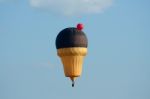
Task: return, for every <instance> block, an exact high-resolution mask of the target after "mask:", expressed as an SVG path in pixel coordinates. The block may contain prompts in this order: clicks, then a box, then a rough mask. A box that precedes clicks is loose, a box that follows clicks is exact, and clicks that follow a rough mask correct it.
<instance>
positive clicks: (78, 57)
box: [57, 47, 87, 77]
mask: <svg viewBox="0 0 150 99" xmlns="http://www.w3.org/2000/svg"><path fill="white" fill-rule="evenodd" d="M57 54H58V56H59V57H60V58H61V61H62V63H63V66H64V73H65V76H66V77H78V76H80V75H81V73H82V64H83V59H84V56H85V55H86V54H87V48H85V47H70V48H61V49H57Z"/></svg>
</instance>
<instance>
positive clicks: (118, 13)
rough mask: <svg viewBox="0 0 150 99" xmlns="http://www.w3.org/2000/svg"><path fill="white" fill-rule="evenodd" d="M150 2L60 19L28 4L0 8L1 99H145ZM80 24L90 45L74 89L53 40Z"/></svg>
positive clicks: (149, 80)
mask: <svg viewBox="0 0 150 99" xmlns="http://www.w3.org/2000/svg"><path fill="white" fill-rule="evenodd" d="M149 4H150V1H149V0H113V1H112V5H111V6H110V7H108V8H107V9H105V10H102V12H101V13H96V14H93V13H90V14H83V15H81V16H80V14H78V15H72V16H65V15H62V14H58V13H55V10H54V11H51V10H45V9H42V8H34V7H32V6H31V5H30V4H29V2H28V1H23V0H22V1H19V0H18V1H17V0H10V1H9V0H8V1H5V0H3V1H2V2H1V3H0V99H69V98H71V99H84V98H85V99H150V6H149ZM79 22H82V23H83V24H84V26H85V28H84V30H83V31H84V32H85V33H86V35H87V37H88V40H89V47H88V55H87V56H86V57H85V61H84V64H83V73H82V76H81V77H80V78H78V79H77V80H76V85H75V87H74V88H72V87H71V81H70V80H69V79H68V78H66V77H65V76H64V74H63V66H62V64H61V61H60V59H59V57H58V56H57V52H56V48H55V39H56V36H57V34H58V33H59V32H60V31H61V30H62V29H64V28H66V27H72V26H76V24H77V23H79Z"/></svg>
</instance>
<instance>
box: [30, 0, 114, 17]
mask: <svg viewBox="0 0 150 99" xmlns="http://www.w3.org/2000/svg"><path fill="white" fill-rule="evenodd" d="M29 2H30V5H31V6H32V7H34V8H42V9H47V10H50V11H53V12H56V13H61V14H64V15H79V14H87V13H99V12H101V11H103V10H104V9H105V8H108V7H109V6H111V4H112V0H29Z"/></svg>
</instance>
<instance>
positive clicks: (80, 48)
mask: <svg viewBox="0 0 150 99" xmlns="http://www.w3.org/2000/svg"><path fill="white" fill-rule="evenodd" d="M82 29H83V24H78V25H77V27H76V28H75V27H70V28H65V29H63V30H62V31H61V32H60V33H59V34H58V35H57V38H56V48H57V54H58V56H59V57H60V58H61V61H62V63H63V67H64V73H65V76H66V77H70V79H71V80H72V86H74V80H75V78H76V77H79V76H80V75H81V72H82V64H83V60H84V57H85V55H86V54H87V45H88V40H87V37H86V35H85V33H84V32H83V31H82Z"/></svg>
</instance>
